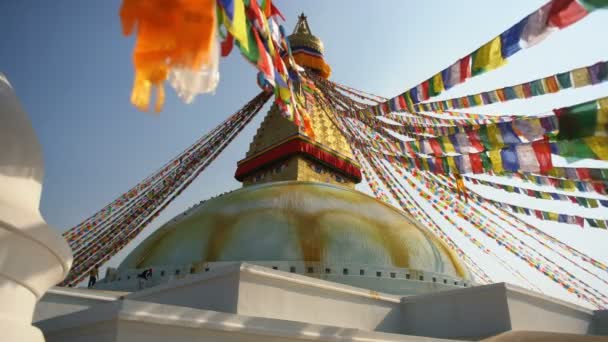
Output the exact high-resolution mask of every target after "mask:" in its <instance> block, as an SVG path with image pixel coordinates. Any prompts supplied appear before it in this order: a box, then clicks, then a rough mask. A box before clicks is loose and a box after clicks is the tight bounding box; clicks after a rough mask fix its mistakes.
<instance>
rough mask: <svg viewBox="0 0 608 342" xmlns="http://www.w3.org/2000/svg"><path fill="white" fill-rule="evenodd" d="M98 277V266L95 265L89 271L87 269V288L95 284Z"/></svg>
mask: <svg viewBox="0 0 608 342" xmlns="http://www.w3.org/2000/svg"><path fill="white" fill-rule="evenodd" d="M98 277H99V266H95V267H94V268H93V269H92V270H91V271H89V286H88V287H89V288H91V287H93V286H95V283H96V282H97V278H98Z"/></svg>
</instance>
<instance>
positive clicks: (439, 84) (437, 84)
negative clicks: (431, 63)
mask: <svg viewBox="0 0 608 342" xmlns="http://www.w3.org/2000/svg"><path fill="white" fill-rule="evenodd" d="M431 81H432V82H433V90H434V91H435V92H436V93H440V92H442V91H444V90H445V87H444V85H443V77H442V76H441V73H437V74H436V75H435V76H433V78H432V79H431Z"/></svg>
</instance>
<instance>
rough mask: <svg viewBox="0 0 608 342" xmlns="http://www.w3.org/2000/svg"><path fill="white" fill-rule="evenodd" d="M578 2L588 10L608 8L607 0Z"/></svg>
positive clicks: (580, 0)
mask: <svg viewBox="0 0 608 342" xmlns="http://www.w3.org/2000/svg"><path fill="white" fill-rule="evenodd" d="M579 2H580V3H581V4H582V5H583V7H585V9H586V10H587V11H589V12H591V11H593V10H596V9H600V8H608V0H579Z"/></svg>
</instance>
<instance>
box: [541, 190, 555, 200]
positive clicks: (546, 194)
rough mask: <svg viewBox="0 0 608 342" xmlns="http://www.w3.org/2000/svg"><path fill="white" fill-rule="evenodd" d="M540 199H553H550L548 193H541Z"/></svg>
mask: <svg viewBox="0 0 608 342" xmlns="http://www.w3.org/2000/svg"><path fill="white" fill-rule="evenodd" d="M540 197H541V198H542V199H546V200H552V199H553V197H551V194H550V193H548V192H541V193H540Z"/></svg>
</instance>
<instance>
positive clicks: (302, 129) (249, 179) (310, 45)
mask: <svg viewBox="0 0 608 342" xmlns="http://www.w3.org/2000/svg"><path fill="white" fill-rule="evenodd" d="M289 41H290V42H291V44H292V49H293V54H294V58H295V59H296V61H297V62H298V64H299V65H302V66H304V67H305V68H307V69H308V70H309V71H312V72H316V73H318V74H320V75H321V76H323V77H329V73H330V68H329V66H328V65H327V64H326V63H325V61H324V60H323V42H321V40H320V39H319V38H317V37H316V36H314V35H313V34H312V32H311V30H310V26H309V25H308V21H307V20H306V16H305V15H304V14H302V15H301V16H300V17H299V21H298V23H297V24H296V27H295V29H294V32H293V34H291V35H290V36H289ZM297 88H298V89H300V91H299V92H298V93H297V94H296V100H297V101H298V102H299V105H300V108H302V109H303V113H304V116H305V117H304V120H303V121H302V123H301V124H300V125H298V124H296V123H295V122H294V121H291V120H288V119H287V118H285V117H284V116H282V115H281V113H280V111H279V108H278V107H277V106H276V105H273V106H272V108H271V109H270V111H269V112H268V114H267V115H266V118H265V119H264V121H263V122H262V124H261V126H260V128H259V129H258V131H257V133H256V135H255V136H254V138H253V142H252V143H251V145H250V147H249V151H248V152H247V155H246V158H245V159H243V160H241V161H240V162H239V163H238V169H237V172H236V176H235V177H236V178H237V179H238V180H239V181H241V182H243V185H244V186H248V185H251V184H257V183H268V182H277V181H314V182H323V183H330V184H338V185H342V186H347V187H351V188H354V186H355V184H357V183H359V182H360V181H361V173H360V171H359V168H360V167H359V165H358V164H357V162H356V161H355V159H354V157H353V153H352V151H351V149H350V147H349V146H348V143H347V140H346V138H345V137H344V136H343V135H342V134H341V132H340V131H339V129H338V128H337V127H336V126H335V124H334V123H333V122H332V120H330V118H329V116H328V113H326V112H325V111H324V109H322V108H321V107H320V106H318V105H317V104H316V103H315V101H314V99H312V98H311V96H310V95H309V94H306V93H305V92H304V91H302V90H301V89H302V88H301V87H297Z"/></svg>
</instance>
